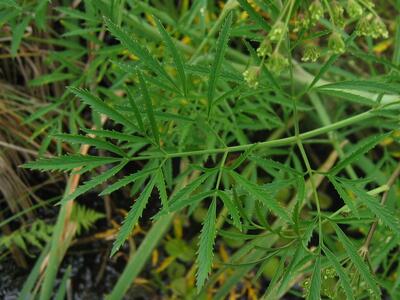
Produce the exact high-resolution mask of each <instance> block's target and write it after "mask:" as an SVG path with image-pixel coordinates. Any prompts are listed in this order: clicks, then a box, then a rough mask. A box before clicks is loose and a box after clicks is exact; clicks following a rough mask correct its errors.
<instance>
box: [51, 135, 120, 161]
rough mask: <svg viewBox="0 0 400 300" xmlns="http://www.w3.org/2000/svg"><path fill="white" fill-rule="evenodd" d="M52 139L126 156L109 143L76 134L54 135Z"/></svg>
mask: <svg viewBox="0 0 400 300" xmlns="http://www.w3.org/2000/svg"><path fill="white" fill-rule="evenodd" d="M54 137H55V138H56V139H60V140H62V141H64V142H67V143H71V144H79V145H85V144H86V145H90V146H94V147H96V148H97V149H102V150H107V151H110V152H113V153H115V154H117V155H120V156H126V154H125V152H124V151H122V150H121V149H120V148H119V147H117V146H115V145H113V144H111V143H109V142H106V141H103V140H100V139H98V138H92V137H88V136H83V135H76V134H55V135H54Z"/></svg>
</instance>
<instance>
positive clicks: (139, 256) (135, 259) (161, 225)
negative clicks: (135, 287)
mask: <svg viewBox="0 0 400 300" xmlns="http://www.w3.org/2000/svg"><path fill="white" fill-rule="evenodd" d="M174 217H175V214H167V215H164V216H162V217H161V218H160V219H159V220H158V221H157V222H156V223H154V225H153V226H152V227H151V229H150V231H148V232H147V234H146V238H145V239H144V240H143V241H142V242H141V244H140V246H139V248H138V249H137V251H136V252H135V254H134V255H133V256H132V257H131V259H130V260H129V262H128V264H127V265H126V267H125V269H124V271H123V272H122V274H121V275H120V277H119V279H118V281H117V283H116V284H115V286H114V288H113V289H112V291H111V293H110V294H109V295H108V296H106V299H107V300H119V299H122V298H123V297H124V295H125V293H126V292H127V291H128V289H129V287H130V286H131V285H132V282H133V280H134V279H135V278H136V277H137V276H138V275H139V274H140V272H141V271H142V269H143V267H144V265H145V264H146V262H147V260H148V259H149V257H150V255H151V252H152V251H153V249H154V248H155V247H156V246H157V244H158V242H159V241H160V240H161V239H162V237H163V236H164V235H165V234H166V232H167V231H168V229H169V227H170V225H171V223H172V220H173V219H174Z"/></svg>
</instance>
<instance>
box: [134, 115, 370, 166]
mask: <svg viewBox="0 0 400 300" xmlns="http://www.w3.org/2000/svg"><path fill="white" fill-rule="evenodd" d="M376 110H377V109H376V108H373V109H370V110H368V111H366V112H363V113H361V114H358V115H356V116H353V117H350V118H346V119H343V120H341V121H338V122H335V123H332V124H329V125H326V126H323V127H320V128H317V129H313V130H310V131H306V132H303V133H300V134H299V135H298V137H296V136H291V137H286V138H281V139H276V140H269V141H265V142H259V143H250V144H244V145H238V146H230V147H225V148H214V149H204V150H194V151H184V152H176V153H167V154H164V155H162V154H158V155H147V156H146V155H143V156H137V157H132V158H130V160H131V161H135V160H148V159H155V158H174V157H187V156H197V155H210V154H216V153H224V152H227V153H232V152H241V151H245V150H247V149H249V148H251V147H254V148H255V149H256V148H273V147H281V146H287V145H292V144H294V143H296V142H297V140H298V139H299V140H301V141H303V140H306V139H309V138H313V137H316V136H318V135H322V134H325V133H328V132H331V131H333V130H336V129H340V128H343V127H346V126H349V125H352V124H354V123H357V122H360V121H363V120H366V119H369V118H372V117H374V114H373V112H374V111H376Z"/></svg>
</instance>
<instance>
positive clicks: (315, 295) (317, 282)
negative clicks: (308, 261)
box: [307, 256, 321, 300]
mask: <svg viewBox="0 0 400 300" xmlns="http://www.w3.org/2000/svg"><path fill="white" fill-rule="evenodd" d="M320 299H321V257H320V256H318V257H317V259H316V260H315V264H314V270H313V273H312V277H311V284H310V290H309V292H308V297H307V300H320Z"/></svg>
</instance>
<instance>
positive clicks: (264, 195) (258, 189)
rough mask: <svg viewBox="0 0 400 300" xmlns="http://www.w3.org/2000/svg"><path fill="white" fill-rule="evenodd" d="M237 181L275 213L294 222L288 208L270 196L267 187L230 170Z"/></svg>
mask: <svg viewBox="0 0 400 300" xmlns="http://www.w3.org/2000/svg"><path fill="white" fill-rule="evenodd" d="M229 173H230V174H231V175H232V177H233V178H234V179H235V181H236V182H237V183H238V184H239V185H240V186H242V187H243V188H244V189H245V190H246V191H247V192H248V193H249V194H250V195H253V196H254V197H256V198H257V200H258V201H260V202H261V203H263V204H265V205H266V206H267V207H268V208H269V209H270V210H271V211H272V212H273V213H274V214H276V215H277V216H278V217H280V218H282V219H283V220H285V221H287V222H289V223H292V220H291V219H290V217H289V215H288V214H287V212H286V210H285V209H284V208H283V207H282V206H281V205H280V204H279V203H278V202H277V201H276V200H275V198H274V197H271V196H270V192H271V191H268V190H267V189H266V188H263V187H262V186H259V185H257V184H254V183H253V182H251V181H249V180H247V179H246V178H244V177H243V176H242V175H240V174H238V173H236V172H234V171H230V172H229Z"/></svg>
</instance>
